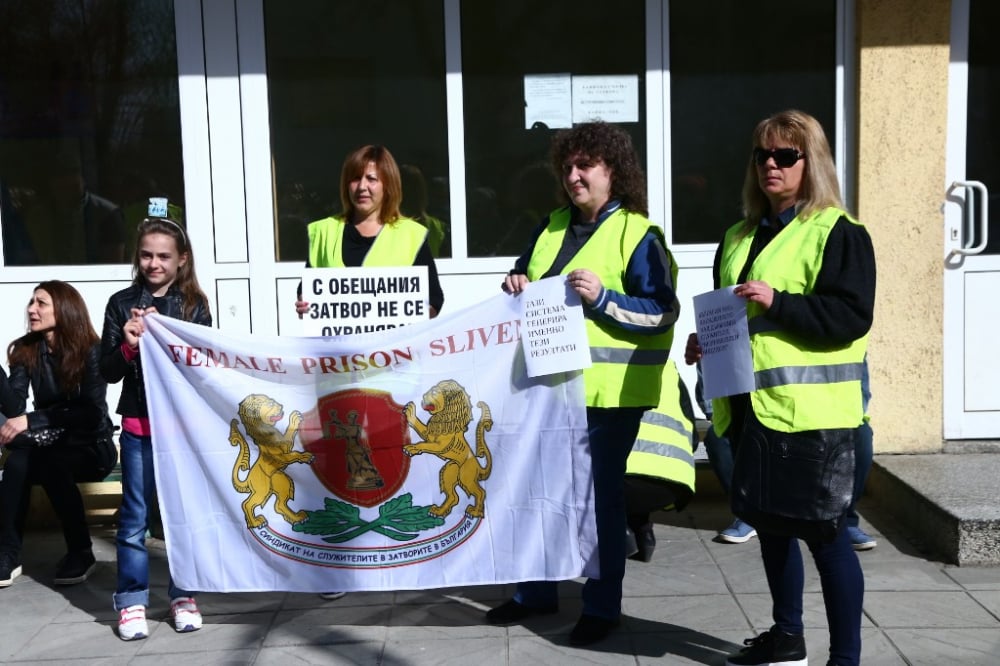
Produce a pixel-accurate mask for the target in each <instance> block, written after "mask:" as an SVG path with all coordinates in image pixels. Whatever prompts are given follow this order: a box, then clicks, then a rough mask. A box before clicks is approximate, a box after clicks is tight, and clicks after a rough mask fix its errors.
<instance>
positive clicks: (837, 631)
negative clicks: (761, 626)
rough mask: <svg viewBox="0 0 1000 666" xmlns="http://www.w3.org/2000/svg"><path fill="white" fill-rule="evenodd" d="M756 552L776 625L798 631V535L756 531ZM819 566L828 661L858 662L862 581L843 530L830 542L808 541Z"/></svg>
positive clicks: (849, 665)
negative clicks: (768, 589)
mask: <svg viewBox="0 0 1000 666" xmlns="http://www.w3.org/2000/svg"><path fill="white" fill-rule="evenodd" d="M757 536H758V538H759V539H760V553H761V556H762V557H763V559H764V571H765V573H766V574H767V584H768V587H769V588H770V590H771V601H772V603H773V607H772V613H773V618H774V623H775V625H776V626H777V627H778V628H779V629H781V630H782V631H784V632H786V633H789V634H802V633H803V632H804V626H803V624H802V593H803V588H804V587H805V573H804V569H803V562H802V551H801V550H800V548H799V541H798V539H794V538H792V537H784V536H775V535H773V534H765V533H763V532H760V531H758V534H757ZM806 545H807V546H808V547H809V550H810V551H811V552H812V555H813V560H815V562H816V569H817V570H818V571H819V578H820V585H821V587H822V589H823V603H824V604H825V606H826V619H827V622H828V624H829V627H830V662H829V663H831V664H837V665H838V666H854V665H855V664H859V663H860V662H861V609H862V605H863V602H864V594H865V582H864V576H863V574H862V572H861V563H860V562H859V561H858V556H857V553H855V552H854V549H853V548H852V546H851V539H850V537H849V536H848V535H847V530H846V529H841V530H840V532H839V533H838V534H837V538H836V539H835V540H834V541H833V543H819V542H806Z"/></svg>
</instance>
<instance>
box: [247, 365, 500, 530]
mask: <svg viewBox="0 0 1000 666" xmlns="http://www.w3.org/2000/svg"><path fill="white" fill-rule="evenodd" d="M476 407H477V408H478V409H479V412H480V415H479V421H478V422H477V423H476V426H475V442H474V444H475V446H474V447H473V445H472V444H470V442H469V441H468V439H467V438H466V431H467V430H468V428H469V425H470V424H471V423H472V421H473V420H474V415H473V407H472V401H471V399H470V397H469V394H468V393H467V392H466V391H465V389H464V388H463V387H462V386H461V385H460V384H459V383H458V382H456V381H454V380H444V381H440V382H438V383H437V384H435V385H434V386H433V387H432V388H431V389H430V390H428V391H427V392H426V393H425V394H424V395H423V397H422V398H421V401H420V409H422V410H423V411H425V412H426V413H427V414H428V415H429V416H428V418H427V420H426V421H422V420H421V419H420V417H419V416H418V407H417V405H415V404H414V403H413V402H409V403H407V404H406V405H400V404H399V403H397V402H396V401H395V400H394V399H393V397H392V395H391V394H389V393H388V392H386V391H379V390H370V389H349V390H344V391H337V392H334V393H331V394H329V395H325V396H323V397H322V398H320V399H319V401H318V402H317V404H316V407H315V409H312V410H310V411H308V412H306V413H305V414H304V415H303V414H301V413H299V412H298V411H293V412H291V413H290V414H289V416H288V422H287V425H286V426H285V428H284V430H282V429H281V428H280V427H279V423H280V422H281V421H282V419H283V418H284V407H283V406H282V405H281V404H279V403H278V402H277V401H275V400H273V399H272V398H270V397H268V396H266V395H260V394H254V395H249V396H247V397H246V398H244V400H243V401H242V402H241V403H240V406H239V410H238V416H239V418H238V419H233V420H232V422H231V424H230V436H229V441H230V443H231V444H233V445H234V446H237V447H238V448H239V453H238V455H237V459H236V462H235V464H234V467H233V487H234V488H235V489H236V491H237V492H239V493H243V494H246V495H247V497H246V498H245V499H244V500H243V503H242V505H241V506H242V509H243V514H244V517H245V519H246V524H247V528H248V529H251V530H254V529H258V528H263V527H264V526H266V525H267V517H266V516H265V515H264V510H265V507H266V505H267V504H268V502H269V500H270V499H271V497H274V512H275V513H277V514H278V515H280V516H281V517H282V518H284V520H285V521H286V522H287V523H288V524H289V525H291V528H292V530H294V531H295V532H299V533H302V534H309V535H316V536H318V537H319V538H321V539H322V541H324V542H326V543H329V544H343V543H347V542H350V541H351V540H353V539H356V538H358V537H360V536H361V535H363V534H365V533H368V532H375V533H378V534H381V535H383V536H385V537H388V538H389V539H392V540H395V541H400V542H408V541H411V540H413V539H416V538H417V537H419V535H420V533H421V532H422V531H424V530H428V529H433V528H439V527H441V526H442V525H445V523H446V519H447V518H448V516H449V515H450V514H451V513H452V511H453V510H454V509H455V508H456V507H457V506H458V505H459V503H460V502H461V501H462V497H461V496H460V495H459V492H458V491H459V490H461V491H463V493H464V494H465V495H466V496H467V497H468V499H469V504H468V505H467V506H466V508H465V520H466V521H467V520H470V519H476V520H477V522H478V519H482V517H483V516H484V512H485V508H486V488H485V487H484V485H483V482H484V481H485V480H486V479H488V478H489V476H490V473H491V471H492V466H493V462H492V455H491V453H490V449H489V446H488V445H487V442H486V433H487V432H488V431H489V430H490V429H491V428H492V427H493V419H492V415H491V413H490V409H489V406H488V405H487V404H486V403H485V402H482V401H480V402H478V403H477V404H476ZM241 425H242V430H241V427H240V426H241ZM411 430H412V432H415V433H416V434H417V436H418V437H419V440H418V441H412V440H411ZM244 432H245V436H244ZM296 440H298V441H299V443H300V445H301V448H302V450H296V449H295V443H296ZM251 442H252V443H253V445H254V446H255V447H256V449H257V457H256V460H254V461H253V463H252V464H251V460H252V459H253V455H252V447H251V444H250V443H251ZM422 454H430V455H432V456H436V457H437V458H438V459H440V460H441V461H442V465H441V468H440V472H439V475H438V479H439V490H440V493H441V495H442V496H443V497H441V499H440V501H438V502H437V503H433V504H428V505H415V504H414V503H413V496H412V493H411V492H403V493H400V490H401V489H402V488H403V486H404V482H405V481H406V478H407V475H408V473H409V471H410V464H411V459H412V458H413V457H414V456H419V455H422ZM297 464H302V465H309V466H310V468H311V469H312V471H313V473H314V474H315V475H316V477H317V479H318V480H319V481H320V483H322V485H323V487H324V488H326V489H327V490H328V491H330V492H331V493H332V494H333V495H334V496H333V497H327V498H325V499H324V501H323V507H322V508H319V509H313V510H310V509H307V508H303V507H296V508H293V507H292V506H290V502H293V501H294V500H295V482H294V480H293V479H292V476H291V475H290V473H289V470H288V468H289V467H290V466H291V465H297ZM374 507H377V510H376V511H377V513H376V515H374V516H371V515H369V516H367V518H366V516H365V515H362V509H368V510H370V509H373V508H374ZM366 513H367V514H371V513H372V512H371V511H367V512H366ZM267 529H269V530H270V531H271V532H275V531H276V530H277V527H276V526H267ZM462 529H463V531H467V528H462Z"/></svg>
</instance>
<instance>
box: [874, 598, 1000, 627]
mask: <svg viewBox="0 0 1000 666" xmlns="http://www.w3.org/2000/svg"><path fill="white" fill-rule="evenodd" d="M865 612H866V613H867V614H868V616H869V617H871V619H872V622H874V623H875V624H876V625H877V626H879V627H882V628H883V629H888V628H897V627H898V628H905V627H911V628H921V627H926V628H944V627H953V628H962V627H969V628H978V627H993V629H994V631H997V633H998V636H1000V622H998V621H997V618H996V617H994V616H993V615H991V614H990V613H989V612H988V611H987V610H985V609H984V608H983V607H982V606H981V605H979V604H978V603H977V602H976V601H975V600H974V599H973V598H972V597H970V596H969V595H968V594H966V593H965V592H927V591H924V592H866V593H865Z"/></svg>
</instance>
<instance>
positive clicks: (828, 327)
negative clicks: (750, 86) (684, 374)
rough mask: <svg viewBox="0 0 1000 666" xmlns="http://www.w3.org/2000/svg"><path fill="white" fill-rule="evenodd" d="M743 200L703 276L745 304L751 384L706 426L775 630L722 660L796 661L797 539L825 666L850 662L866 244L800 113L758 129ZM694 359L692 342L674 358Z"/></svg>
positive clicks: (854, 658) (871, 272)
mask: <svg viewBox="0 0 1000 666" xmlns="http://www.w3.org/2000/svg"><path fill="white" fill-rule="evenodd" d="M743 206H744V213H745V215H746V217H745V219H744V220H743V221H741V222H739V223H737V224H735V225H733V226H732V227H730V229H729V230H728V231H727V232H726V235H725V238H724V239H723V241H722V244H721V245H720V246H719V249H718V251H717V253H716V257H715V267H714V278H715V286H716V287H729V286H733V285H735V289H734V293H735V294H736V295H737V296H740V297H742V298H744V299H745V300H746V302H747V317H748V324H749V328H750V349H751V357H752V359H753V366H754V375H755V381H756V387H757V388H756V389H755V390H754V391H751V392H750V393H744V394H742V395H733V396H729V397H726V398H721V399H715V400H714V401H713V408H714V410H713V412H714V413H713V428H714V429H715V431H716V433H717V434H718V435H720V436H728V437H729V438H730V439H731V440H732V441H733V442H734V444H735V446H736V459H735V462H734V469H733V476H732V489H731V493H730V500H731V502H732V508H733V512H734V513H735V514H736V515H737V516H738V517H739V518H741V519H743V520H745V521H746V522H747V523H749V524H750V525H752V526H753V527H754V528H755V529H756V530H757V535H758V538H759V540H760V550H761V556H762V558H763V560H764V570H765V573H766V575H767V582H768V587H769V589H770V592H771V600H772V616H773V620H774V625H773V626H772V627H771V629H770V630H768V631H767V632H764V633H762V634H760V635H759V636H756V637H755V638H751V639H748V640H746V641H744V643H745V647H744V648H743V649H742V650H740V652H739V653H737V654H734V655H732V656H730V657H729V660H728V661H727V662H726V663H727V664H732V665H734V666H753V665H757V664H760V665H762V664H775V663H781V664H789V665H794V664H805V663H806V644H805V638H804V626H803V623H802V594H803V587H804V577H805V575H804V570H803V562H802V553H801V551H800V549H799V540H802V541H804V542H805V543H806V545H807V546H808V547H809V550H810V551H811V552H812V555H813V559H814V560H815V562H816V568H817V569H818V570H819V573H820V582H821V585H822V588H823V600H824V602H825V605H826V615H827V620H828V623H829V628H830V657H829V661H828V662H827V663H829V664H836V665H838V666H839V665H855V664H858V663H859V662H860V659H861V608H862V601H863V597H864V578H863V575H862V572H861V565H860V563H859V562H858V558H857V555H856V554H855V552H854V550H853V549H852V545H851V539H850V536H849V534H848V531H847V529H846V520H845V517H846V514H847V511H848V507H849V505H850V502H851V495H852V490H853V485H854V449H855V442H856V438H857V436H858V428H859V426H860V425H861V423H862V420H863V417H864V413H863V409H862V402H861V379H862V376H863V372H864V357H865V350H866V347H867V339H868V331H869V329H870V328H871V324H872V315H873V309H874V303H875V256H874V251H873V249H872V243H871V238H870V237H869V236H868V232H867V231H866V230H865V228H864V227H863V226H862V225H861V224H859V223H858V222H857V221H855V220H854V219H853V218H852V217H851V216H850V215H849V214H848V213H847V212H846V211H845V210H844V206H843V204H842V203H841V201H840V195H839V188H838V186H837V176H836V168H835V167H834V163H833V158H832V156H831V154H830V148H829V144H828V143H827V141H826V137H825V135H824V133H823V128H822V127H821V126H820V124H819V122H817V121H816V119H815V118H813V117H812V116H810V115H808V114H806V113H803V112H801V111H794V110H792V111H784V112H782V113H778V114H776V115H774V116H771V117H770V118H766V119H765V120H763V121H761V122H760V123H759V124H758V125H757V127H756V129H755V130H754V132H753V135H752V139H751V151H750V159H749V160H748V162H747V170H746V179H745V182H744V187H743ZM701 357H702V348H701V345H700V344H699V342H698V338H697V335H695V334H692V335H691V336H690V337H689V338H688V344H687V348H686V350H685V360H686V361H687V362H688V363H689V364H691V363H695V362H697V361H698V360H699V359H700V358H701Z"/></svg>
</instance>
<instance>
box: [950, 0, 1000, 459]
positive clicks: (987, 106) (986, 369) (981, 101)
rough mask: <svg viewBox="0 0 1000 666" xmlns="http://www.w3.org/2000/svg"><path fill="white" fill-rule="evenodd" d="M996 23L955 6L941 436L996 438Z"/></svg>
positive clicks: (999, 405)
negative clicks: (993, 29) (989, 28)
mask: <svg viewBox="0 0 1000 666" xmlns="http://www.w3.org/2000/svg"><path fill="white" fill-rule="evenodd" d="M997 20H1000V10H998V8H997V6H996V4H995V3H993V2H990V1H989V0H956V2H954V3H953V5H952V35H951V65H950V73H949V91H948V94H949V102H948V118H949V121H948V156H947V165H946V171H947V182H946V183H945V204H944V211H945V228H944V234H945V239H944V248H945V257H944V436H945V439H1000V354H998V353H997V350H998V345H997V342H996V338H997V327H998V326H1000V298H997V293H998V292H1000V237H998V236H1000V211H998V209H1000V200H998V198H997V194H998V193H1000V165H998V163H997V160H996V155H997V154H998V153H997V151H998V150H1000V95H998V92H997V91H998V87H1000V43H998V42H997V41H996V40H995V39H994V38H993V37H992V35H989V34H988V33H987V27H986V26H989V25H996V21H997Z"/></svg>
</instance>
